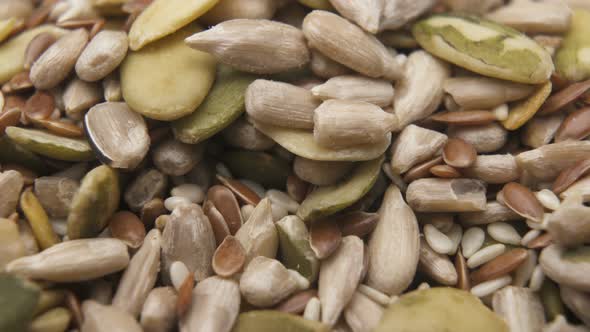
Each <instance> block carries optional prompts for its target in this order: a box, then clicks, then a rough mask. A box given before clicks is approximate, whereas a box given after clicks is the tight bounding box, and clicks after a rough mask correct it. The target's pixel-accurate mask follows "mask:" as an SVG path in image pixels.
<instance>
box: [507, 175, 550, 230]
mask: <svg viewBox="0 0 590 332" xmlns="http://www.w3.org/2000/svg"><path fill="white" fill-rule="evenodd" d="M502 194H503V196H504V202H505V203H506V206H508V207H509V208H510V209H512V210H513V211H514V212H516V213H518V214H519V215H521V216H522V217H524V218H527V219H530V220H533V221H535V222H537V223H539V222H541V220H542V219H543V214H544V209H543V205H541V203H540V202H539V200H538V199H537V197H535V194H533V192H532V191H531V190H530V189H529V188H527V187H525V186H523V185H521V184H518V183H516V182H510V183H507V184H506V185H504V187H503V188H502Z"/></svg>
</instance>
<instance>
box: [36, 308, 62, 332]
mask: <svg viewBox="0 0 590 332" xmlns="http://www.w3.org/2000/svg"><path fill="white" fill-rule="evenodd" d="M70 319H72V314H71V313H70V311H68V309H66V308H62V307H60V308H54V309H51V310H49V311H48V312H46V313H44V314H42V315H39V316H37V317H36V318H35V319H34V320H33V321H32V322H31V326H29V332H65V331H66V329H67V328H68V325H70Z"/></svg>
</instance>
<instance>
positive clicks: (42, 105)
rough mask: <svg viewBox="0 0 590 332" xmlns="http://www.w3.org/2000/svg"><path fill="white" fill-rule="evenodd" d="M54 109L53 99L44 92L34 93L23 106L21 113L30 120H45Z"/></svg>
mask: <svg viewBox="0 0 590 332" xmlns="http://www.w3.org/2000/svg"><path fill="white" fill-rule="evenodd" d="M54 109H55V98H54V97H53V95H52V94H50V93H48V92H45V91H36V92H35V93H34V94H33V95H32V96H31V97H29V99H27V103H26V104H25V108H24V109H23V112H24V113H25V115H26V116H27V118H30V119H36V120H45V119H47V118H49V116H50V115H51V113H53V110H54Z"/></svg>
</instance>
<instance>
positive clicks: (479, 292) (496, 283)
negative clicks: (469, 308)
mask: <svg viewBox="0 0 590 332" xmlns="http://www.w3.org/2000/svg"><path fill="white" fill-rule="evenodd" d="M511 282H512V277H511V276H503V277H499V278H496V279H492V280H488V281H486V282H482V283H481V284H479V285H477V286H474V287H473V288H471V294H473V295H475V296H477V297H485V296H488V295H490V294H493V293H494V292H495V291H497V290H499V289H501V288H502V287H504V286H508V285H510V283H511Z"/></svg>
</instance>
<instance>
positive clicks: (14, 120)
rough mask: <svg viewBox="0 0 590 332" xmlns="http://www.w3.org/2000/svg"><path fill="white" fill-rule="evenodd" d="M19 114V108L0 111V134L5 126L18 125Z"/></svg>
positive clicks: (4, 129) (2, 133)
mask: <svg viewBox="0 0 590 332" xmlns="http://www.w3.org/2000/svg"><path fill="white" fill-rule="evenodd" d="M21 116H22V114H21V111H20V110H19V109H11V110H8V111H4V112H2V113H0V135H4V132H5V131H6V128H7V127H11V126H16V125H18V124H19V122H20V119H21Z"/></svg>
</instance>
